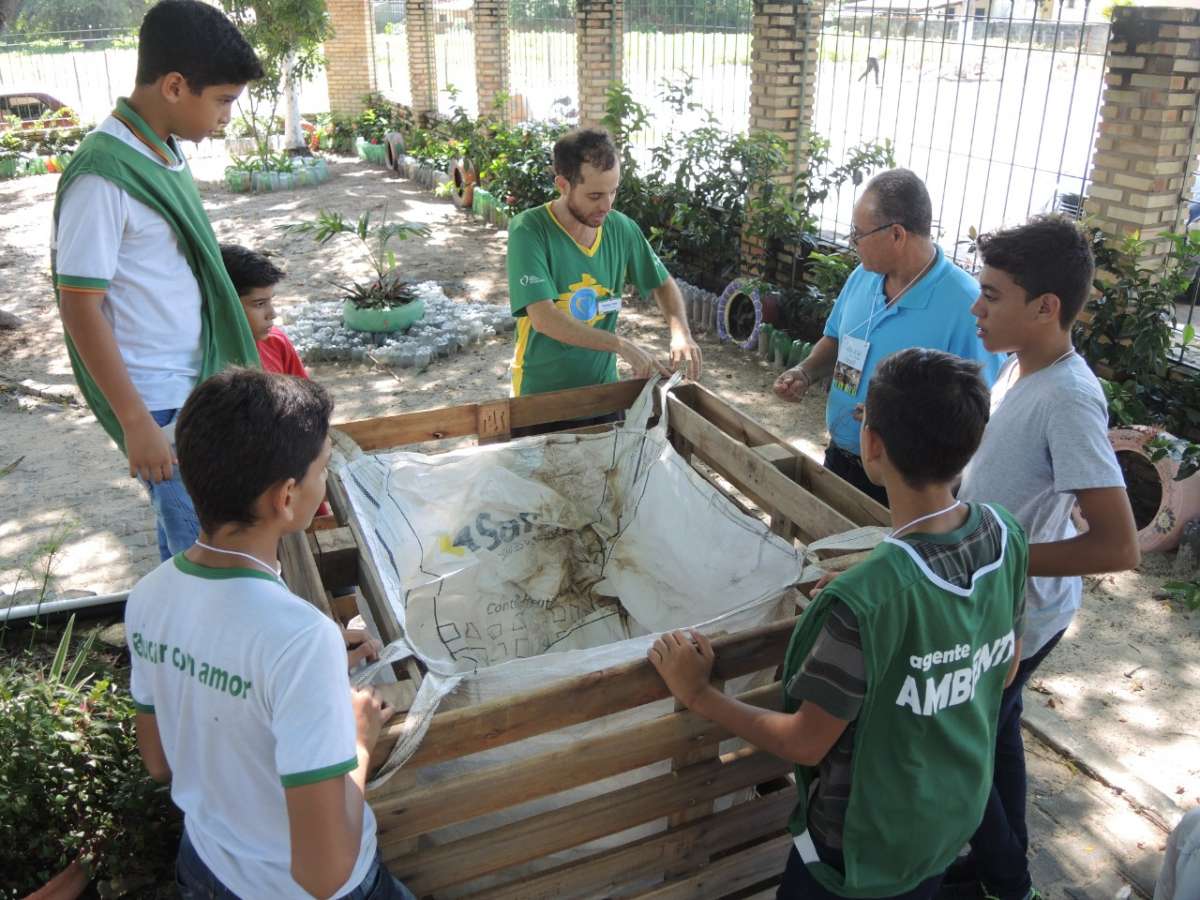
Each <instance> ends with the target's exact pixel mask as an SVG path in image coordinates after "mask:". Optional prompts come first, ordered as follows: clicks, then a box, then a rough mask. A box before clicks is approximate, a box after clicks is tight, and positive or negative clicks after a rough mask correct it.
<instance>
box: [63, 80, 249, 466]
mask: <svg viewBox="0 0 1200 900" xmlns="http://www.w3.org/2000/svg"><path fill="white" fill-rule="evenodd" d="M113 115H114V116H115V117H117V118H118V119H120V120H121V121H122V122H124V123H125V124H126V125H128V126H129V128H130V129H131V130H132V131H133V132H134V133H135V134H137V135H138V136H140V137H141V138H142V140H144V141H145V142H146V143H147V144H148V145H149V146H150V148H151V149H152V150H154V151H155V152H156V153H157V154H158V155H159V156H160V157H162V159H163V161H164V163H167V164H168V165H170V164H172V163H174V162H175V160H176V156H175V154H174V152H173V151H172V150H171V148H170V147H169V146H167V144H165V143H164V142H163V141H162V140H161V139H160V138H159V137H158V135H156V134H155V133H154V131H153V129H151V128H150V126H148V125H147V124H146V123H145V121H143V119H142V118H141V117H140V116H139V115H138V114H137V113H136V112H134V111H133V109H132V107H130V106H129V104H128V103H127V102H126V100H125V99H124V98H121V99H120V100H119V101H118V102H117V108H116V110H115V111H114V112H113ZM81 175H99V176H100V177H101V178H105V179H107V180H108V181H111V182H112V183H113V184H115V185H117V187H119V188H121V190H123V191H125V193H127V194H128V195H129V196H130V197H133V198H134V199H135V200H138V201H140V202H141V203H144V204H145V205H146V206H148V207H150V208H151V209H153V210H154V211H155V212H157V213H158V214H159V215H160V216H162V217H163V218H164V219H166V221H167V223H168V224H169V225H170V226H171V229H172V230H173V231H174V232H175V236H176V237H177V238H178V239H179V246H180V248H181V249H182V250H183V255H184V257H185V258H186V259H187V261H188V265H189V266H191V269H192V273H193V274H194V275H195V276H196V282H197V283H198V284H199V286H200V297H201V299H202V305H201V310H200V320H201V331H200V343H201V347H202V348H203V352H204V355H203V361H202V362H201V367H200V377H199V379H198V381H203V380H204V379H206V378H208V377H209V376H210V375H213V374H215V373H217V372H220V371H221V370H222V369H224V368H227V367H228V366H233V365H237V366H254V367H255V368H257V367H258V366H259V359H258V349H257V348H256V347H255V346H254V336H253V334H252V333H251V332H250V325H249V323H248V322H247V321H246V314H245V312H244V311H243V310H242V304H241V301H240V300H238V295H237V291H236V290H235V289H234V287H233V282H232V281H230V280H229V274H228V273H227V272H226V271H225V264H224V263H223V262H222V261H221V248H220V245H219V244H218V243H217V236H216V235H215V234H214V233H213V229H212V224H211V223H210V222H209V221H208V215H207V214H206V213H205V212H204V204H203V203H202V202H201V201H200V192H199V191H197V190H196V183H195V182H194V181H193V180H192V173H191V172H190V171H189V170H188V168H187V166H186V165H185V166H183V167H182V168H180V169H177V170H174V171H173V170H171V169H169V168H167V167H166V166H165V165H159V164H158V163H156V162H154V161H153V160H151V159H149V158H148V157H147V156H146V155H145V154H143V153H141V152H139V151H138V150H136V149H134V148H133V147H130V146H129V145H128V144H126V143H124V142H123V141H121V140H119V139H118V138H115V137H113V136H112V135H109V134H103V133H101V132H98V131H94V132H92V133H91V134H89V135H88V136H87V137H85V138H84V139H83V141H82V142H81V143H80V144H79V149H78V150H76V151H75V155H74V156H72V157H71V161H70V162H69V163H68V164H67V168H66V170H65V171H64V172H63V174H62V177H61V178H60V179H59V181H58V192H57V195H56V196H55V199H54V225H55V229H56V230H57V228H58V212H59V206H60V204H61V203H62V198H63V195H64V194H65V193H66V190H67V188H68V187H69V186H70V185H71V184H72V183H73V182H74V181H75V179H76V178H78V177H79V176H81ZM50 270H51V273H52V275H53V278H54V295H55V299H56V300H58V301H59V302H60V303H61V298H60V296H59V288H76V289H79V290H85V291H99V290H103V289H104V288H106V287H107V285H105V284H104V283H102V282H101V283H98V284H97V283H94V280H93V279H88V278H74V277H71V276H61V277H60V276H59V274H58V269H57V260H56V259H55V254H54V253H53V252H52V253H51V254H50ZM63 334H64V336H65V337H66V341H67V353H68V355H69V356H70V358H71V369H72V370H73V371H74V373H75V381H76V382H77V383H78V385H79V390H80V392H81V393H82V394H83V397H84V400H86V401H87V404H88V406H89V407H91V410H92V412H93V413H95V415H96V419H97V420H98V421H99V422H100V424H101V426H103V428H104V430H105V431H106V432H108V435H109V437H111V438H112V439H113V440H114V441H116V443H117V446H118V447H120V448H121V452H122V453H124V452H125V435H124V434H123V432H122V431H121V425H120V423H119V422H118V421H117V417H116V415H115V414H114V413H113V411H112V407H111V406H110V405H109V403H108V400H107V399H106V398H105V396H104V394H103V393H102V392H101V390H100V388H99V387H98V386H97V384H96V382H95V381H94V380H93V379H92V376H91V375H90V374H89V373H88V371H87V368H86V367H85V366H84V364H83V360H82V359H81V358H80V356H79V353H78V351H76V349H75V344H74V342H73V341H72V340H71V336H70V335H68V334H66V331H65V330H64V332H63Z"/></svg>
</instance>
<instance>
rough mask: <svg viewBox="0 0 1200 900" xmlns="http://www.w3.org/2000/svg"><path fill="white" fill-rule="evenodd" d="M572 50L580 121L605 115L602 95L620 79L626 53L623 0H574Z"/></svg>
mask: <svg viewBox="0 0 1200 900" xmlns="http://www.w3.org/2000/svg"><path fill="white" fill-rule="evenodd" d="M575 53H576V59H577V60H578V62H577V65H578V68H579V125H580V127H583V128H587V127H589V126H596V125H599V124H600V120H601V119H603V118H604V95H605V92H606V91H607V90H608V86H609V85H610V84H611V83H612V82H614V81H620V80H621V77H622V71H623V68H624V58H625V56H624V54H625V2H624V0H576V2H575Z"/></svg>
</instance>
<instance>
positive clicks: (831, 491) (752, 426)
mask: <svg viewBox="0 0 1200 900" xmlns="http://www.w3.org/2000/svg"><path fill="white" fill-rule="evenodd" d="M674 396H675V397H677V398H678V399H679V400H681V401H683V402H684V403H685V404H687V405H688V406H689V407H691V408H692V409H694V410H695V411H696V412H698V413H700V414H701V415H702V416H704V418H706V419H708V421H710V422H711V423H712V424H713V425H715V426H716V427H717V428H719V429H721V430H722V431H723V432H725V433H726V434H728V435H729V436H730V437H733V438H734V439H736V440H738V441H740V442H741V443H744V444H746V445H747V446H750V447H758V446H761V445H766V444H776V445H778V446H781V447H784V448H786V449H787V450H788V451H790V452H791V453H792V454H793V455H794V456H795V457H796V459H797V460H798V463H797V471H796V473H795V476H796V479H797V480H798V481H799V483H800V485H801V487H803V488H805V489H806V490H808V491H809V492H811V493H812V494H815V495H816V496H817V498H819V499H820V500H823V501H824V502H825V503H827V504H828V505H829V506H831V507H833V508H834V509H835V510H837V511H838V512H840V513H841V514H842V515H844V516H845V517H846V518H847V519H849V520H850V521H852V522H855V523H856V524H859V525H889V524H891V517H890V516H889V515H888V512H887V509H886V507H884V506H883V505H882V504H881V503H878V502H876V501H875V500H872V499H871V498H870V497H868V496H867V495H866V494H864V493H863V492H862V491H860V490H858V488H856V487H854V486H853V485H852V484H850V483H849V482H846V481H844V480H842V479H841V478H839V477H838V476H837V475H834V474H833V473H832V472H830V471H829V470H828V469H826V468H825V467H824V466H822V465H821V464H820V463H819V462H817V461H816V460H814V459H813V458H812V457H810V456H808V455H807V454H805V453H802V452H801V451H799V450H797V449H796V448H795V447H793V446H791V445H790V444H788V443H786V442H784V441H783V440H781V439H780V438H779V437H777V436H776V435H775V434H773V433H772V432H771V431H770V430H769V429H768V428H767V427H766V426H764V425H763V424H762V423H761V422H759V421H758V420H757V419H755V418H753V417H752V416H750V415H747V414H746V413H745V412H743V411H742V410H740V409H738V408H737V407H735V406H731V405H730V404H728V403H726V402H725V401H724V400H722V399H721V398H720V397H718V396H717V395H716V394H714V393H713V392H712V391H710V390H708V389H707V388H705V387H703V386H702V385H699V384H694V383H689V384H684V385H681V386H679V387H678V388H676V389H675V391H674Z"/></svg>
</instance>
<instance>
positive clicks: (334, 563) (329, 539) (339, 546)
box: [311, 525, 358, 591]
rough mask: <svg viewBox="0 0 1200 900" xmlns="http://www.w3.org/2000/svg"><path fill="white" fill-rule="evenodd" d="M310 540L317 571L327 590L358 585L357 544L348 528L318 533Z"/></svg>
mask: <svg viewBox="0 0 1200 900" xmlns="http://www.w3.org/2000/svg"><path fill="white" fill-rule="evenodd" d="M311 540H312V543H313V544H315V545H316V546H315V548H314V557H315V559H316V562H317V571H318V572H320V573H321V581H322V582H324V584H325V586H326V587H327V588H328V589H329V590H331V591H336V590H338V589H339V588H345V587H350V586H351V585H355V584H358V542H357V541H355V540H354V532H352V531H351V530H350V528H349V527H348V526H345V525H343V526H341V527H340V528H334V529H331V530H328V531H318V532H316V533H315V534H313V535H312V537H311Z"/></svg>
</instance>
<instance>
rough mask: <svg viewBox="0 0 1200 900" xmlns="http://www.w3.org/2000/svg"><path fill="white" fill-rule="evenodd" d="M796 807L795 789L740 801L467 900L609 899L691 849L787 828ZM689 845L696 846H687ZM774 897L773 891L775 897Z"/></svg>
mask: <svg viewBox="0 0 1200 900" xmlns="http://www.w3.org/2000/svg"><path fill="white" fill-rule="evenodd" d="M795 805H796V794H795V791H794V790H789V791H778V792H776V793H774V794H770V795H768V796H766V797H760V798H757V799H754V800H750V801H748V802H746V803H739V804H738V805H737V806H733V807H731V808H729V809H726V810H723V811H721V812H719V813H716V814H714V815H711V816H708V817H707V818H704V819H699V820H697V821H695V822H692V823H691V824H689V825H687V826H685V827H684V828H681V829H680V830H678V831H675V832H665V833H663V834H658V835H653V836H651V837H648V838H642V839H641V840H639V841H634V842H633V843H630V844H626V845H625V846H623V847H617V848H616V849H614V850H608V851H605V852H602V853H598V854H595V855H593V856H589V857H587V858H586V859H583V860H581V861H579V862H572V863H567V864H565V865H562V866H556V867H555V868H553V869H550V870H548V871H546V872H542V873H539V874H537V875H534V876H530V877H525V878H521V879H519V880H517V881H513V882H512V883H510V884H506V885H503V886H501V887H495V888H489V889H488V890H486V891H481V892H479V893H477V894H471V895H470V897H469V900H485V898H486V900H574V898H578V900H583V898H591V897H609V896H612V895H613V894H616V893H618V892H619V891H620V889H621V886H622V885H623V884H628V883H629V882H630V881H632V880H635V879H639V878H644V877H647V876H651V875H654V874H656V873H658V872H661V871H662V870H663V867H664V865H671V864H673V863H677V862H682V861H684V860H685V859H686V858H687V857H688V855H689V853H695V852H701V853H704V854H706V855H711V854H715V853H720V852H722V851H725V850H728V849H729V848H730V847H733V846H737V845H738V844H742V843H746V842H748V841H754V840H757V839H759V838H762V837H766V836H769V835H772V836H773V835H774V833H775V832H778V831H779V830H781V829H783V828H785V827H786V826H787V820H788V816H789V815H791V812H792V808H793V807H794V806H795ZM688 848H694V849H692V850H689V849H688ZM771 896H772V897H773V896H774V894H772V895H771Z"/></svg>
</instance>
